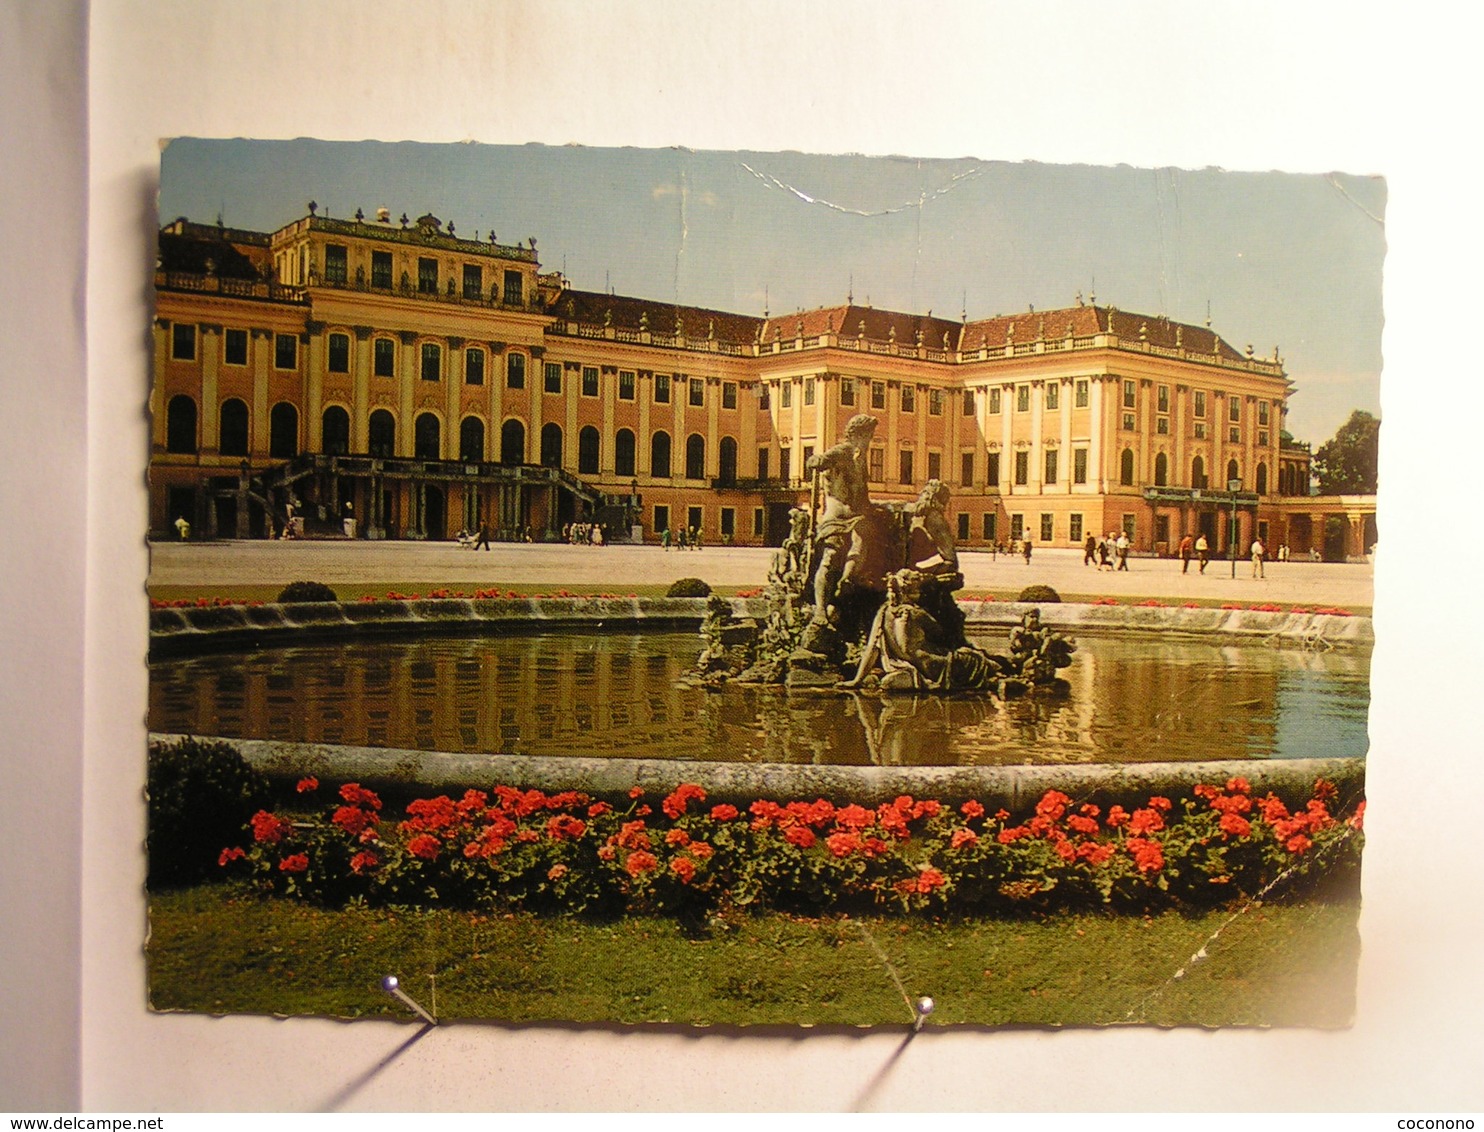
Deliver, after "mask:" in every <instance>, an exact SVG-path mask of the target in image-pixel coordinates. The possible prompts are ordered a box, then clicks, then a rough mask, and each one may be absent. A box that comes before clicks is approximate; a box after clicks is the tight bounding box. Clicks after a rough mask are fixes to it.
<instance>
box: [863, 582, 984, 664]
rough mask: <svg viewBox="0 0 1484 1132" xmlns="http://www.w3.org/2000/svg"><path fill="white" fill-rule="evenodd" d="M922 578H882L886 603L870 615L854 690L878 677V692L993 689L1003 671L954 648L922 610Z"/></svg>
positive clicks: (974, 652) (970, 650) (979, 653)
mask: <svg viewBox="0 0 1484 1132" xmlns="http://www.w3.org/2000/svg"><path fill="white" fill-rule="evenodd" d="M925 581H926V577H925V575H923V574H921V573H919V572H918V571H916V570H898V571H897V572H896V573H894V574H892V575H891V577H890V578H888V579H887V587H886V604H885V605H884V606H882V607H881V610H880V611H879V612H878V613H877V614H876V620H875V621H874V622H872V624H871V631H870V634H869V635H868V636H867V638H866V645H865V651H864V652H862V653H861V658H860V664H859V665H858V666H857V668H856V672H855V676H854V678H853V679H851V680H848V681H846V682H845V684H844V685H843V686H844V687H846V688H859V687H861V686H862V684H863V683H864V682H865V681H866V679H867V678H868V677H870V676H872V675H875V674H877V673H878V672H879V673H880V683H881V690H882V691H883V692H919V691H937V692H966V691H982V690H984V689H986V688H993V687H994V686H995V685H996V684H997V683H998V682H999V680H1000V678H1001V676H1002V675H1003V673H1002V672H1001V669H1000V665H999V663H998V662H997V661H996V659H995V658H994V657H992V656H990V655H989V653H987V652H984V651H983V650H982V649H976V648H974V647H973V646H972V645H968V644H963V645H958V646H957V647H955V646H954V645H953V644H952V643H951V642H950V641H949V640H948V639H947V633H946V632H945V630H944V628H943V626H942V625H940V624H939V623H938V620H937V619H936V618H935V617H934V616H933V615H932V614H931V613H929V612H928V611H927V610H926V609H924V608H923V607H922V588H923V583H924V582H925Z"/></svg>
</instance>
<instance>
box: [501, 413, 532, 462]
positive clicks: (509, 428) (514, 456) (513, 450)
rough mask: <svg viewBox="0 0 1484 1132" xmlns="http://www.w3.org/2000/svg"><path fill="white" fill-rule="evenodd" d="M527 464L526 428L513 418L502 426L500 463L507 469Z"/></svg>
mask: <svg viewBox="0 0 1484 1132" xmlns="http://www.w3.org/2000/svg"><path fill="white" fill-rule="evenodd" d="M525 462H526V426H525V425H523V424H521V422H520V421H518V420H516V419H515V418H514V417H511V418H510V419H509V420H508V421H506V422H505V423H504V424H502V425H501V426H500V463H502V464H504V465H505V466H506V467H513V466H515V465H516V464H524V463H525Z"/></svg>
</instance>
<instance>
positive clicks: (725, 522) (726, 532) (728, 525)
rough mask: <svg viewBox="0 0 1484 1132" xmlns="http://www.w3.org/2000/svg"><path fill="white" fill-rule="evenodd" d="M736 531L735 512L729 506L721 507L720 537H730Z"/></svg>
mask: <svg viewBox="0 0 1484 1132" xmlns="http://www.w3.org/2000/svg"><path fill="white" fill-rule="evenodd" d="M736 533H737V512H736V511H735V510H734V509H732V508H731V507H723V508H722V509H721V537H722V538H732V537H734V536H735V535H736Z"/></svg>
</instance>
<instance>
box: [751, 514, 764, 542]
mask: <svg viewBox="0 0 1484 1132" xmlns="http://www.w3.org/2000/svg"><path fill="white" fill-rule="evenodd" d="M752 537H753V538H762V537H763V509H762V508H761V507H754V508H753V509H752Z"/></svg>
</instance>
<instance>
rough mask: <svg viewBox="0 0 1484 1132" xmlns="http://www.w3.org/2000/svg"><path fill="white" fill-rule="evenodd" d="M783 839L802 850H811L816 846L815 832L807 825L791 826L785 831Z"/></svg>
mask: <svg viewBox="0 0 1484 1132" xmlns="http://www.w3.org/2000/svg"><path fill="white" fill-rule="evenodd" d="M783 839H784V840H785V841H787V842H788V843H789V844H790V845H797V846H798V847H799V848H800V849H809V848H811V847H813V845H814V831H813V830H812V829H810V828H809V827H808V826H807V825H791V826H789V827H788V828H787V829H785V830H784V831H783Z"/></svg>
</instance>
